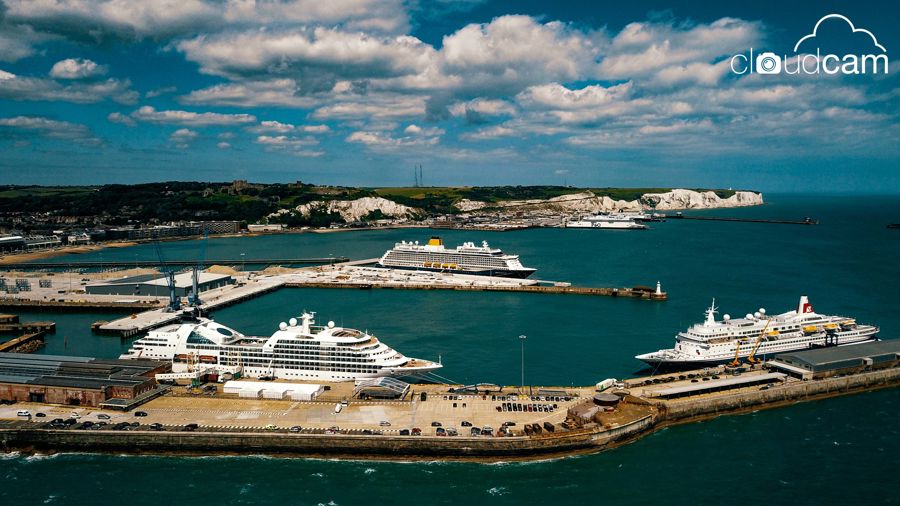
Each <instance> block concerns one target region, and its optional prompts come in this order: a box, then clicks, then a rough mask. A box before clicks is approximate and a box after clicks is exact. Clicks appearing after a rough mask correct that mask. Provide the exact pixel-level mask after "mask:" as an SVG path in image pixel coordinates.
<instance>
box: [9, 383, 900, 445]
mask: <svg viewBox="0 0 900 506" xmlns="http://www.w3.org/2000/svg"><path fill="white" fill-rule="evenodd" d="M898 385H900V368H898V367H893V368H890V369H883V370H877V371H870V372H863V373H858V374H852V375H848V376H844V377H835V378H828V379H821V380H810V381H797V382H792V383H788V384H785V385H781V386H778V387H775V388H771V389H766V390H758V391H750V392H741V393H731V394H725V395H715V394H713V395H709V396H705V397H703V398H699V399H695V400H687V401H686V400H675V401H669V400H655V399H644V398H637V399H635V400H633V401H630V402H637V403H640V404H644V405H645V406H647V407H648V408H647V409H648V410H649V414H648V411H646V410H645V412H644V413H643V414H642V415H640V416H639V417H637V418H635V419H633V420H630V421H628V422H626V423H622V424H620V425H617V426H608V425H600V424H588V425H586V426H585V427H584V428H581V429H574V430H560V431H557V432H552V433H544V434H541V435H532V436H514V437H437V436H395V435H356V434H283V433H272V432H266V431H259V430H257V431H253V432H245V431H238V432H235V431H221V430H215V431H208V430H202V431H199V432H189V431H164V432H153V431H126V432H120V431H78V430H60V429H42V428H32V427H29V426H27V425H25V424H23V423H21V422H9V423H7V424H2V425H0V447H2V448H3V450H4V451H34V452H54V451H83V452H119V453H137V454H140V453H149V454H189V455H209V454H242V455H246V454H268V455H279V456H337V457H343V456H346V457H352V458H376V459H415V458H424V459H427V458H442V459H451V460H465V459H470V458H479V459H481V460H483V459H488V460H492V459H493V460H508V459H530V458H547V457H554V456H564V455H571V454H579V453H590V452H596V451H601V450H605V449H610V448H613V447H615V446H617V445H620V444H624V443H627V442H630V441H634V440H636V439H638V438H640V437H643V436H646V435H648V434H650V433H652V432H653V431H655V430H659V429H661V428H664V427H666V426H668V425H673V424H681V423H688V422H694V421H699V420H702V419H708V418H713V417H716V416H721V415H726V414H737V413H742V412H746V411H749V410H757V409H768V408H775V407H781V406H785V405H789V404H794V403H797V402H805V401H811V400H817V399H824V398H828V397H833V396H839V395H847V394H852V393H858V392H863V391H868V390H875V389H880V388H888V387H894V386H898ZM625 402H629V401H625Z"/></svg>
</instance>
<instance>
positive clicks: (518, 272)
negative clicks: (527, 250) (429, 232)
mask: <svg viewBox="0 0 900 506" xmlns="http://www.w3.org/2000/svg"><path fill="white" fill-rule="evenodd" d="M376 265H377V266H378V267H386V268H390V269H408V270H417V271H436V272H450V273H455V274H473V275H479V276H498V277H503V278H527V277H528V276H531V275H532V274H533V273H534V272H535V271H536V270H537V269H532V268H530V267H525V266H523V265H522V262H520V261H519V256H518V255H507V254H505V253H503V252H502V251H501V250H499V249H497V248H492V247H490V246H489V245H488V243H487V241H483V242H482V243H481V246H477V245H476V244H475V243H473V242H465V243H463V244H461V245H459V246H457V247H456V248H455V249H447V248H445V247H444V243H443V241H441V238H440V237H432V238H431V239H430V240H429V241H428V243H427V244H419V241H415V242H407V241H401V242H398V243H396V244H394V247H393V249H389V250H388V251H387V252H385V254H384V255H383V256H382V257H381V259H380V260H379V261H378V263H377V264H376Z"/></svg>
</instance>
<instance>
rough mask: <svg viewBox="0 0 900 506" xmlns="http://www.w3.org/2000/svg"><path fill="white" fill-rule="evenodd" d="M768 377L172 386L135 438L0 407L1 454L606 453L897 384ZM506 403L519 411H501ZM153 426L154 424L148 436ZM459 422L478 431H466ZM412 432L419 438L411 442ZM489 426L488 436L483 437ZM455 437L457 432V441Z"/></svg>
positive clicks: (499, 456)
mask: <svg viewBox="0 0 900 506" xmlns="http://www.w3.org/2000/svg"><path fill="white" fill-rule="evenodd" d="M773 370H774V369H772V368H770V367H767V366H765V365H747V366H743V367H740V368H736V369H733V370H729V369H726V368H725V367H716V368H707V369H703V370H695V371H684V372H682V373H681V374H678V375H677V376H676V375H674V374H672V375H663V376H650V377H642V378H632V379H626V380H623V383H624V388H617V387H614V388H611V389H608V390H605V391H603V392H602V393H600V394H598V393H597V391H596V389H595V387H594V386H582V387H567V386H550V387H538V386H533V387H524V388H523V387H518V386H507V387H502V388H499V387H498V390H492V391H491V392H466V391H463V390H460V389H458V388H457V386H455V385H445V384H430V385H429V384H417V385H414V386H413V388H414V392H411V393H410V395H408V396H405V397H404V398H401V399H397V400H364V399H357V398H353V397H352V396H351V395H350V392H351V391H352V387H353V386H352V383H347V382H344V383H333V384H331V388H332V389H331V390H326V391H325V392H324V393H323V395H322V397H321V398H317V399H314V400H310V401H293V400H276V399H266V398H261V397H260V398H244V397H236V396H235V395H236V394H222V393H218V392H214V393H212V394H211V395H200V394H196V393H195V394H193V395H191V394H190V393H187V392H185V393H178V392H179V391H184V390H183V389H181V388H178V387H176V388H175V390H173V392H172V393H169V394H168V395H164V396H162V397H156V398H153V399H149V400H147V401H146V403H145V404H143V405H142V406H141V408H140V409H141V410H142V411H144V412H145V413H147V415H146V416H145V417H143V418H141V419H140V420H137V421H139V422H140V423H141V425H140V426H139V427H138V428H134V427H132V428H129V430H117V429H116V428H115V426H114V424H116V423H117V422H122V421H124V422H129V423H130V422H134V421H136V419H135V418H134V416H133V415H132V414H130V413H127V412H121V411H112V410H97V409H94V408H84V407H82V408H73V407H72V406H54V405H46V404H40V403H34V402H28V401H27V400H20V401H19V403H18V404H17V405H15V406H0V444H2V445H3V448H4V449H5V450H7V451H11V450H17V449H22V448H31V449H34V450H37V451H61V450H70V451H89V452H116V453H120V452H128V453H161V454H167V453H171V452H179V453H184V454H192V455H215V454H235V453H237V454H247V453H254V454H256V453H260V454H267V455H274V456H320V455H330V456H334V457H343V456H346V457H351V458H359V457H368V458H379V459H397V458H400V459H409V458H425V459H430V458H442V459H450V460H468V459H478V460H481V461H483V460H488V461H493V460H509V459H510V458H513V459H532V458H547V457H548V456H551V457H553V456H566V455H573V454H581V453H591V452H597V451H603V450H608V449H612V448H615V447H617V446H619V445H621V444H624V443H626V442H629V441H633V440H636V439H638V438H641V437H644V436H646V435H648V434H651V433H653V432H655V431H658V430H660V429H663V428H665V427H668V426H669V425H673V424H683V423H690V422H696V421H700V420H705V419H709V418H714V417H717V416H722V415H729V414H738V413H744V412H747V411H751V410H759V409H768V408H778V407H782V406H787V405H791V404H795V403H799V402H807V401H814V400H819V399H825V398H829V397H835V396H841V395H848V394H854V393H859V392H865V391H871V390H876V389H882V388H890V387H896V386H898V385H900V361H898V360H897V359H896V358H895V359H894V360H892V361H890V362H886V363H881V364H877V365H874V364H870V365H862V366H860V367H857V368H854V369H853V370H852V371H851V370H844V371H841V372H842V374H839V375H831V376H825V377H817V378H813V379H808V380H802V379H800V378H797V377H791V376H789V375H787V374H783V373H775V372H773ZM823 373H824V372H823ZM825 374H827V373H825ZM723 376H724V377H723ZM760 385H762V386H760ZM620 386H621V385H620ZM610 392H611V393H610ZM342 400H344V401H346V400H349V402H348V403H347V404H346V405H345V406H344V407H343V409H342V410H340V411H335V410H334V405H335V403H336V402H341V401H342ZM511 405H515V406H514V407H516V409H514V410H513V409H506V408H507V407H508V406H511ZM523 406H524V408H523ZM501 408H502V409H501ZM520 408H521V409H520ZM525 408H527V409H525ZM532 408H534V409H532ZM19 409H30V410H32V412H36V411H42V412H45V413H47V417H46V418H44V419H34V420H23V419H22V418H21V417H17V416H16V413H17V410H19ZM73 410H76V411H79V412H81V413H80V414H81V419H80V420H78V421H75V424H74V426H71V427H68V426H66V427H59V426H51V425H50V424H48V423H47V421H46V420H47V419H50V418H54V417H60V418H63V417H66V416H69V413H71V412H72V411H73ZM100 412H105V413H106V414H108V415H109V416H110V418H111V419H110V420H109V425H107V426H104V427H101V428H100V429H99V430H78V429H79V428H80V427H78V425H79V424H81V423H82V422H84V420H85V419H87V417H90V416H91V415H96V414H97V413H100ZM380 420H388V421H390V424H389V425H387V426H385V425H384V424H382V423H381V422H380ZM464 421H467V422H466V423H463V422H464ZM432 422H441V424H440V425H434V424H432ZM150 423H156V424H159V426H157V427H156V428H155V429H153V428H152V427H150V426H149V424H150ZM188 424H194V425H193V426H192V427H189V426H188ZM467 424H469V425H473V424H474V425H473V427H474V428H478V429H479V432H478V433H476V431H475V430H471V431H470V430H469V425H467ZM410 427H415V428H416V429H415V430H416V431H418V432H417V433H416V434H412V433H410V431H411V429H410ZM445 427H446V428H448V429H449V428H453V429H454V432H453V434H447V433H446V432H442V431H444V430H445V429H444V428H445ZM486 427H487V428H491V429H492V432H490V433H489V435H484V434H481V433H480V432H481V429H482V428H486ZM456 428H460V429H462V430H460V431H459V432H458V434H457V430H456Z"/></svg>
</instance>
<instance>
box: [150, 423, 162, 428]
mask: <svg viewBox="0 0 900 506" xmlns="http://www.w3.org/2000/svg"><path fill="white" fill-rule="evenodd" d="M149 427H150V430H163V424H161V423H151V424H150V425H149Z"/></svg>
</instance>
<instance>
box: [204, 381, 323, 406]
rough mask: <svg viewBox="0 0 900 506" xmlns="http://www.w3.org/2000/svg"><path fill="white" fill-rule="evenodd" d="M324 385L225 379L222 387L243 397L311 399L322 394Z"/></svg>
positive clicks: (224, 390) (223, 390) (225, 390)
mask: <svg viewBox="0 0 900 506" xmlns="http://www.w3.org/2000/svg"><path fill="white" fill-rule="evenodd" d="M324 391H325V387H323V386H322V385H314V384H311V383H282V382H268V381H227V382H225V385H223V387H222V392H223V393H226V394H237V396H238V397H241V398H243V399H260V398H262V399H278V400H280V399H290V400H292V401H313V400H316V398H317V397H319V396H320V395H322V392H324Z"/></svg>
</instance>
